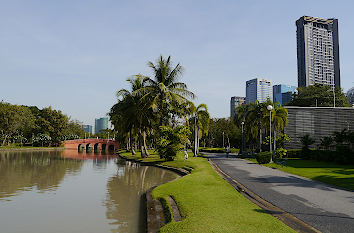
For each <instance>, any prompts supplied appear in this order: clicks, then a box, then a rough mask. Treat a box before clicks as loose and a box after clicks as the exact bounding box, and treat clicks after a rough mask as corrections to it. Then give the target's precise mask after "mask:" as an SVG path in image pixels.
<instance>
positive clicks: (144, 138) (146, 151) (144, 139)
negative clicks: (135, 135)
mask: <svg viewBox="0 0 354 233" xmlns="http://www.w3.org/2000/svg"><path fill="white" fill-rule="evenodd" d="M143 143H144V149H145V156H146V157H148V156H149V155H150V154H149V151H148V149H147V146H146V131H145V129H144V130H143Z"/></svg>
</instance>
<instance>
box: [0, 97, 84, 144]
mask: <svg viewBox="0 0 354 233" xmlns="http://www.w3.org/2000/svg"><path fill="white" fill-rule="evenodd" d="M83 134H84V130H83V128H82V125H81V123H80V122H78V121H72V120H70V119H69V117H68V116H66V115H64V114H63V113H62V112H61V111H58V110H53V109H52V108H51V107H47V108H43V109H39V108H37V107H35V106H30V107H28V106H22V105H12V104H9V103H5V102H0V138H1V140H2V142H1V144H2V145H5V144H6V143H11V142H12V143H20V144H22V143H34V144H36V145H39V144H40V145H41V144H42V142H43V144H45V145H47V146H49V145H56V146H59V144H60V142H61V141H62V140H65V138H66V136H67V135H71V136H70V137H74V136H73V135H76V136H75V137H76V138H77V137H80V136H82V135H83ZM35 135H36V138H35ZM41 135H42V136H41ZM43 135H47V136H48V137H49V138H50V140H49V138H47V139H46V140H45V141H43V140H42V139H43ZM40 138H42V139H40ZM39 142H40V143H39Z"/></svg>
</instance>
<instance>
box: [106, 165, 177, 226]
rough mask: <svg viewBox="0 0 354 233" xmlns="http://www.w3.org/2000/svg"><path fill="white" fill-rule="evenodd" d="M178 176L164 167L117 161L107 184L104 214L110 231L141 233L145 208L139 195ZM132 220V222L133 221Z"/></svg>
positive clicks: (141, 196)
mask: <svg viewBox="0 0 354 233" xmlns="http://www.w3.org/2000/svg"><path fill="white" fill-rule="evenodd" d="M177 177H178V175H177V174H175V173H173V172H171V171H167V170H164V169H160V168H156V167H149V166H139V165H138V164H136V163H131V162H126V164H124V165H123V164H121V161H119V163H118V169H117V174H116V175H115V176H113V177H111V178H110V179H109V180H108V183H107V197H106V201H105V205H106V208H107V211H106V217H107V219H109V220H111V222H110V224H112V225H114V229H112V232H145V231H146V230H145V228H146V226H145V225H146V220H145V219H146V209H145V207H146V206H145V200H144V197H143V194H144V193H145V192H146V191H147V190H148V189H149V188H151V187H153V186H155V185H160V184H163V183H166V182H168V181H171V180H174V179H175V178H177ZM134 219H135V221H136V222H132V220H134Z"/></svg>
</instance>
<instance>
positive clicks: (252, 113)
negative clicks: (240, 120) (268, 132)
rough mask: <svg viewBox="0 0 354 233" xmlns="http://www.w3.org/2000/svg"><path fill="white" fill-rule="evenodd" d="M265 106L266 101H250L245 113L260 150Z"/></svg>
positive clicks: (265, 111) (266, 104)
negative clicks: (257, 139)
mask: <svg viewBox="0 0 354 233" xmlns="http://www.w3.org/2000/svg"><path fill="white" fill-rule="evenodd" d="M267 106H268V101H267V102H265V103H259V102H258V101H256V102H255V103H250V104H249V110H248V113H247V117H248V120H249V122H250V123H251V124H252V128H253V129H252V131H253V135H254V136H255V137H259V144H258V146H259V151H262V130H263V128H264V127H263V125H264V116H265V115H266V113H267ZM268 119H269V118H268ZM256 130H257V131H256Z"/></svg>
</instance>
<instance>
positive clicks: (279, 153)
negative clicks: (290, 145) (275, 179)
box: [275, 148, 287, 159]
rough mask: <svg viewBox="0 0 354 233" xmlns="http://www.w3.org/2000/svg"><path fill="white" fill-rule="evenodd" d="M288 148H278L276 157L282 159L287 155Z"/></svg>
mask: <svg viewBox="0 0 354 233" xmlns="http://www.w3.org/2000/svg"><path fill="white" fill-rule="evenodd" d="M286 153H287V150H285V149H284V148H278V149H276V151H275V158H276V159H282V158H283V157H285V156H286Z"/></svg>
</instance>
